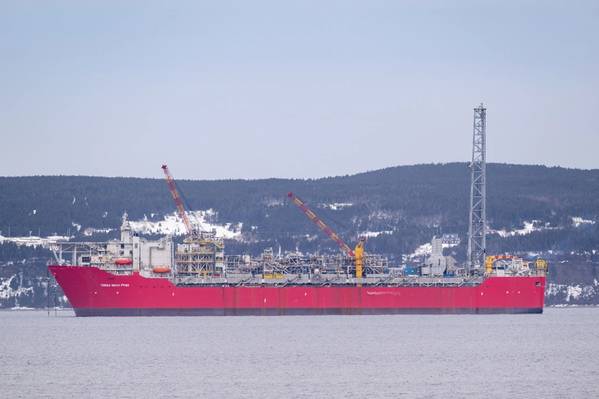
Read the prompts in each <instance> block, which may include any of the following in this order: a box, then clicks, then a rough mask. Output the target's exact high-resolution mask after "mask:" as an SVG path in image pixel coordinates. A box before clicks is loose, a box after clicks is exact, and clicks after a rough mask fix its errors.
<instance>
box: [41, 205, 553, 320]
mask: <svg viewBox="0 0 599 399" xmlns="http://www.w3.org/2000/svg"><path fill="white" fill-rule="evenodd" d="M433 244H435V242H433ZM437 244H438V242H437ZM436 246H437V247H438V245H436ZM433 247H435V245H433ZM54 250H55V255H56V260H57V261H56V263H55V264H54V265H50V266H49V269H50V271H51V273H52V275H53V276H54V277H55V278H56V280H57V282H58V284H59V285H60V286H61V287H62V289H63V291H64V293H65V295H66V297H67V298H68V300H69V302H70V303H71V305H72V307H73V308H74V310H75V313H76V315H77V316H166V315H328V314H400V313H412V314H413V313H420V314H433V313H435V314H445V313H448V314H451V313H542V311H543V303H544V290H545V270H546V264H545V263H544V262H543V261H537V262H524V261H523V260H522V259H519V258H514V257H505V256H502V257H489V258H487V263H486V265H485V268H484V271H481V272H480V273H478V274H477V275H467V274H465V273H463V272H462V271H461V270H462V269H460V268H456V267H453V268H452V269H451V270H450V268H449V267H448V266H447V265H444V266H443V268H442V270H439V268H434V267H432V264H431V265H430V267H429V268H428V269H427V268H425V267H423V268H422V269H421V270H420V271H419V272H418V275H409V274H407V273H406V271H405V270H402V269H401V268H397V269H395V268H390V267H388V265H387V262H386V260H385V259H383V258H382V257H377V256H371V255H364V259H363V262H364V265H363V268H364V274H363V275H361V274H362V273H361V272H360V273H358V276H360V275H361V276H360V277H356V269H355V265H354V263H355V261H354V260H353V259H351V258H350V257H346V256H341V255H339V256H311V255H302V254H297V253H296V254H293V253H292V254H285V255H274V254H273V253H272V251H265V253H263V254H262V255H261V256H259V257H256V258H252V257H249V256H228V257H227V256H225V255H224V246H223V242H222V240H220V239H217V238H216V237H215V236H214V235H211V234H206V233H204V234H200V235H197V236H194V237H188V238H187V239H186V240H185V241H184V242H183V243H182V244H175V243H173V241H172V239H171V238H170V237H164V238H162V239H160V240H157V241H150V240H146V239H144V238H141V237H139V236H137V235H136V234H134V233H133V232H132V231H131V227H130V225H129V222H128V221H127V220H126V216H125V217H124V218H123V224H122V226H121V239H120V240H114V241H108V242H104V243H97V242H88V243H61V244H57V246H56V247H55V248H54ZM66 254H69V255H70V260H68V261H67V260H65V259H64V258H63V257H64V256H65V255H66ZM432 256H433V257H435V256H437V257H439V254H438V253H435V251H433V255H432ZM433 260H434V262H435V265H440V264H441V258H439V259H437V258H434V259H433ZM425 264H426V263H425Z"/></svg>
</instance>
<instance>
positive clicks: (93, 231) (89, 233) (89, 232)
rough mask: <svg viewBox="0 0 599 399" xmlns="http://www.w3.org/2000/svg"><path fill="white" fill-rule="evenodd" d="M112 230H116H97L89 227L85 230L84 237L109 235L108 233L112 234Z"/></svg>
mask: <svg viewBox="0 0 599 399" xmlns="http://www.w3.org/2000/svg"><path fill="white" fill-rule="evenodd" d="M112 230H114V229H109V228H105V229H97V228H95V227H88V228H86V229H85V230H83V235H84V236H87V237H91V236H93V235H94V234H98V233H102V234H107V233H110V232H111V231H112Z"/></svg>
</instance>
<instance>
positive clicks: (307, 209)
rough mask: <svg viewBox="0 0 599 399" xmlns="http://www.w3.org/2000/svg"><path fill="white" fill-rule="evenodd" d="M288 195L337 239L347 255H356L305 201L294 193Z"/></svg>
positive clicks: (309, 216) (319, 225) (330, 236)
mask: <svg viewBox="0 0 599 399" xmlns="http://www.w3.org/2000/svg"><path fill="white" fill-rule="evenodd" d="M287 196H288V197H289V198H290V199H291V201H292V202H293V203H294V204H295V205H297V207H298V208H299V209H300V210H301V211H302V212H303V213H304V214H305V215H306V216H307V217H308V219H310V220H311V221H312V222H313V223H314V224H315V225H316V226H318V228H319V229H320V230H322V231H323V232H324V233H325V234H326V235H327V236H328V237H329V238H330V239H331V240H333V241H335V242H336V243H337V245H339V248H341V250H342V251H343V252H344V253H346V254H347V255H349V256H351V257H354V256H355V254H354V251H353V250H352V249H351V248H350V246H349V245H347V244H346V243H345V241H343V239H342V238H341V237H339V236H338V235H337V234H336V233H335V232H334V231H333V230H332V229H331V228H330V227H329V226H327V225H326V223H325V222H323V221H322V219H320V218H319V217H318V216H317V215H316V214H315V213H314V212H312V210H311V209H310V208H308V206H307V205H306V203H305V202H304V201H302V200H301V199H299V197H298V196H297V195H295V194H293V193H291V192H290V193H288V194H287Z"/></svg>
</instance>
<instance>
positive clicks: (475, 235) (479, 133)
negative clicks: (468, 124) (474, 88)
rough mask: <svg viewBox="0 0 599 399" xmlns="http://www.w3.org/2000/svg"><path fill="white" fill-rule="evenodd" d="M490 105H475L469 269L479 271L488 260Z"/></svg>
mask: <svg viewBox="0 0 599 399" xmlns="http://www.w3.org/2000/svg"><path fill="white" fill-rule="evenodd" d="M486 136H487V109H486V108H485V107H484V105H483V104H482V103H481V104H480V106H478V107H477V108H474V123H473V136H472V163H471V164H470V169H471V177H470V179H471V180H470V226H469V228H468V271H469V272H475V273H478V272H479V271H480V270H481V266H482V265H484V263H485V256H486V236H487V226H486V222H487V209H486V208H487V164H486V161H487V155H486V141H487V137H486Z"/></svg>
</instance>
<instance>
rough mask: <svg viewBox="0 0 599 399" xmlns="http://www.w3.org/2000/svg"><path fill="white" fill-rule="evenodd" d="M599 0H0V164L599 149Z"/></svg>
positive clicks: (292, 165)
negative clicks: (479, 114) (475, 145)
mask: <svg viewBox="0 0 599 399" xmlns="http://www.w3.org/2000/svg"><path fill="white" fill-rule="evenodd" d="M598 21H599V2H596V1H588V2H579V1H567V2H566V1H558V2H550V1H458V2H452V1H377V0H369V1H351V0H344V1H326V0H319V1H284V2H281V1H258V0H255V1H211V2H205V1H189V2H185V1H177V2H167V1H138V2H136V1H43V2H39V1H24V0H19V1H9V0H0V137H1V141H0V175H2V176H22V175H97V176H138V177H162V175H161V173H162V171H161V169H160V165H161V164H162V163H168V164H169V167H170V169H171V171H172V172H173V174H174V175H175V178H186V179H229V178H268V177H294V178H307V177H310V178H312V177H323V176H333V175H345V174H352V173H358V172H363V171H367V170H375V169H379V168H384V167H389V166H395V165H411V164H418V163H444V162H454V161H460V162H464V161H468V160H469V158H470V156H471V142H472V118H473V111H472V109H473V107H475V106H476V105H478V104H479V103H481V102H484V104H485V105H486V106H487V108H488V111H487V134H488V138H487V143H488V151H487V159H488V161H489V162H508V163H518V164H545V165H551V166H553V165H559V166H565V167H573V168H585V169H596V168H599V157H598V153H599V127H598V126H599V123H597V121H596V114H597V112H599V22H598Z"/></svg>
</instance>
